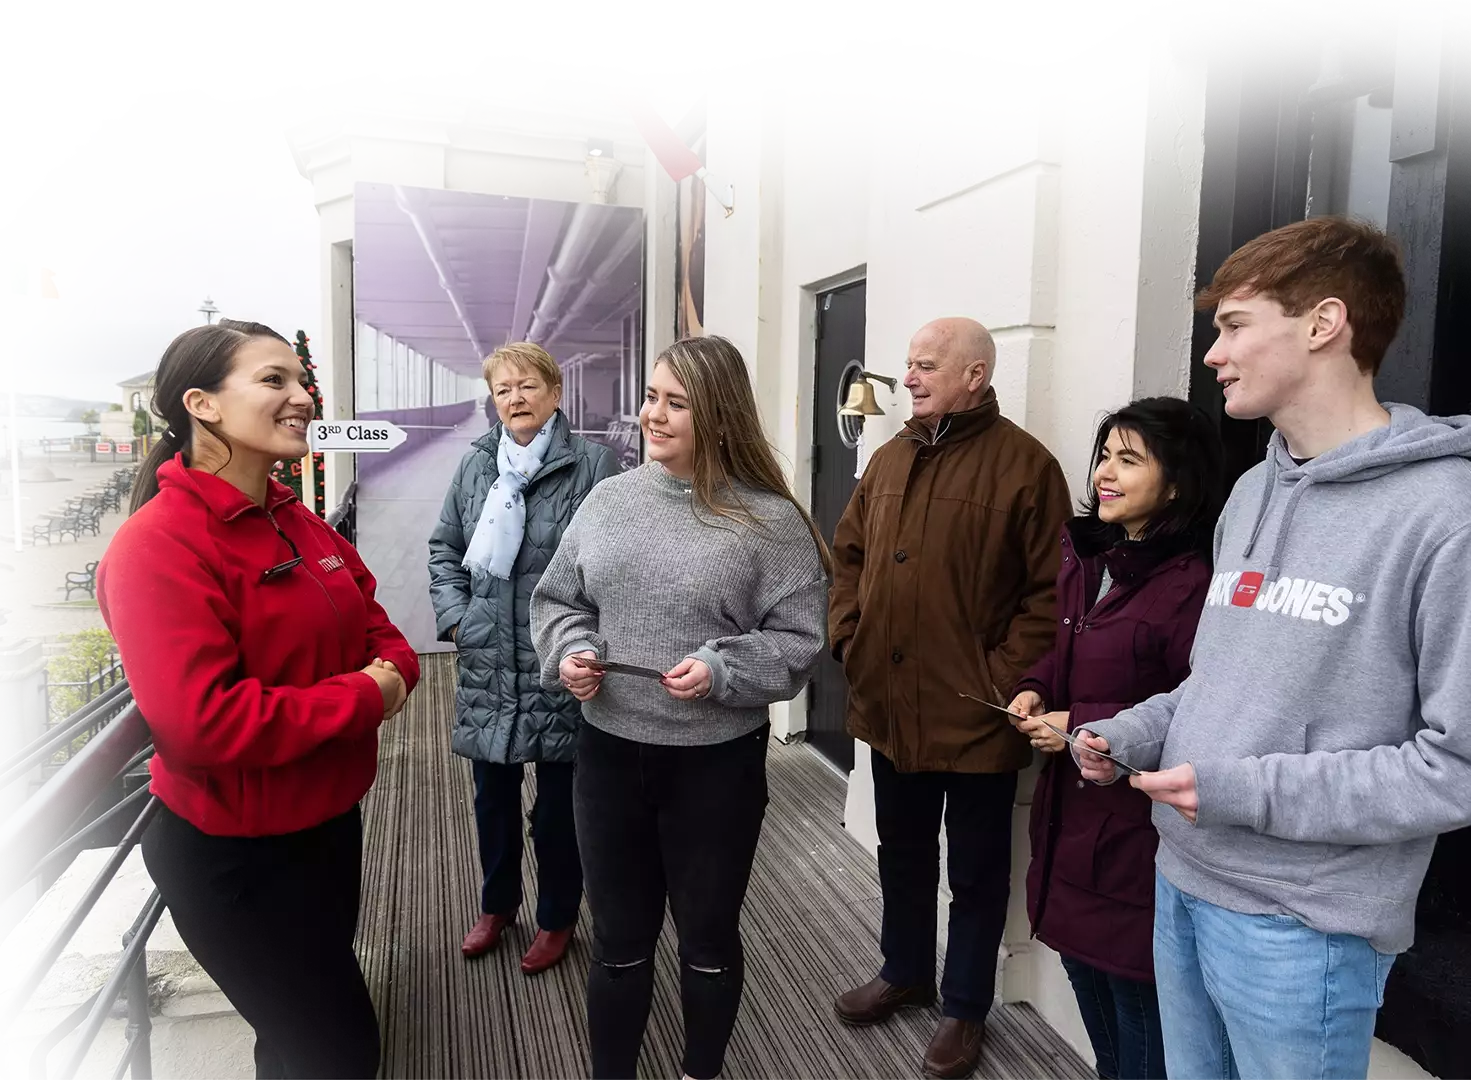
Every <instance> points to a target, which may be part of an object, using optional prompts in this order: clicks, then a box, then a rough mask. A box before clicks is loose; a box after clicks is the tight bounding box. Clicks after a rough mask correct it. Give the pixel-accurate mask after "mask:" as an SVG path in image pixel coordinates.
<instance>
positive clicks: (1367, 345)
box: [1078, 218, 1471, 1078]
mask: <svg viewBox="0 0 1471 1080" xmlns="http://www.w3.org/2000/svg"><path fill="white" fill-rule="evenodd" d="M1404 296H1405V289H1404V278H1403V274H1402V272H1401V269H1400V262H1399V256H1398V253H1397V251H1396V249H1395V247H1394V245H1393V243H1392V242H1391V241H1390V240H1389V239H1388V238H1387V237H1385V236H1384V235H1383V234H1382V233H1380V232H1379V231H1378V230H1376V229H1374V228H1373V227H1372V226H1369V225H1366V224H1361V223H1358V222H1350V221H1345V220H1342V219H1337V218H1315V219H1312V220H1309V221H1303V222H1299V223H1297V224H1295V225H1289V226H1287V227H1285V228H1282V229H1277V230H1275V231H1274V232H1270V233H1267V234H1266V235H1264V236H1261V237H1258V238H1257V239H1255V240H1253V241H1251V242H1250V243H1249V244H1247V245H1245V246H1244V247H1242V248H1241V249H1240V250H1238V251H1237V252H1235V253H1234V254H1233V255H1232V256H1231V257H1230V258H1229V259H1227V260H1226V262H1225V264H1224V265H1223V266H1222V267H1221V269H1220V271H1219V272H1218V273H1217V274H1216V276H1215V280H1214V281H1212V283H1211V285H1210V288H1208V289H1207V290H1205V292H1204V293H1202V294H1201V303H1202V306H1207V305H1215V306H1216V315H1215V323H1216V326H1217V327H1218V329H1219V332H1220V336H1219V338H1218V339H1217V341H1216V343H1215V345H1214V346H1212V348H1211V350H1210V352H1209V353H1208V354H1207V355H1206V358H1205V362H1206V363H1207V364H1208V365H1209V366H1210V367H1211V368H1212V369H1214V370H1215V371H1216V373H1217V381H1218V382H1219V383H1220V384H1221V387H1222V389H1223V392H1224V393H1225V397H1226V412H1227V413H1228V414H1230V415H1231V416H1233V417H1237V418H1239V419H1244V420H1251V419H1256V418H1258V417H1266V418H1267V419H1269V420H1270V421H1271V422H1272V423H1273V425H1274V426H1275V427H1276V429H1277V431H1276V433H1275V434H1274V435H1273V436H1272V440H1271V443H1270V444H1269V446H1268V448H1267V459H1266V461H1264V462H1263V463H1262V464H1260V465H1258V466H1257V467H1255V468H1254V469H1252V470H1251V471H1250V472H1248V473H1247V474H1246V475H1245V476H1243V477H1242V478H1241V480H1240V481H1239V482H1238V483H1237V485H1236V488H1235V490H1234V491H1233V492H1232V494H1231V498H1230V501H1229V502H1228V503H1227V505H1226V509H1225V511H1224V513H1223V514H1222V515H1221V519H1220V522H1219V524H1218V525H1217V527H1216V538H1215V570H1216V573H1215V578H1214V580H1213V582H1212V585H1211V589H1210V593H1209V596H1208V598H1207V601H1206V607H1205V610H1204V612H1203V613H1202V616H1201V622H1200V629H1199V632H1198V633H1197V635H1196V638H1195V649H1194V654H1193V656H1192V660H1191V674H1190V676H1189V678H1188V679H1186V681H1185V682H1184V683H1183V684H1182V685H1181V686H1180V687H1179V689H1177V690H1176V691H1175V692H1174V693H1171V694H1165V695H1161V696H1159V697H1155V698H1152V699H1150V700H1149V701H1146V702H1144V703H1143V704H1142V705H1139V706H1136V707H1135V708H1133V709H1130V710H1128V711H1126V712H1123V713H1120V714H1119V715H1118V716H1116V717H1115V718H1114V719H1112V720H1107V721H1103V722H1101V723H1097V724H1092V725H1089V731H1091V732H1092V733H1093V735H1092V737H1091V738H1090V737H1089V736H1084V738H1085V739H1088V743H1089V745H1091V746H1093V748H1094V749H1098V750H1107V751H1109V752H1110V753H1112V754H1113V755H1115V756H1117V757H1118V758H1119V759H1120V760H1122V761H1124V762H1126V763H1127V764H1129V765H1132V766H1134V767H1135V768H1137V769H1142V770H1145V772H1144V774H1143V775H1142V776H1138V777H1134V778H1132V779H1131V781H1130V782H1131V783H1132V784H1134V786H1135V787H1138V788H1140V789H1141V790H1143V791H1146V792H1148V793H1149V795H1150V797H1151V798H1153V799H1154V800H1155V808H1154V823H1155V825H1156V827H1157V828H1158V829H1159V833H1160V840H1161V843H1160V848H1159V856H1158V861H1157V868H1158V875H1157V879H1156V896H1155V900H1156V909H1155V941H1154V950H1155V970H1156V975H1157V977H1158V980H1159V1000H1160V1006H1161V1013H1162V1021H1163V1028H1164V1038H1165V1059H1166V1064H1167V1067H1168V1071H1169V1074H1170V1075H1171V1076H1179V1077H1223V1078H1224V1077H1228V1076H1233V1075H1239V1076H1240V1077H1243V1078H1250V1077H1303V1076H1313V1077H1363V1076H1365V1075H1366V1073H1367V1071H1368V1064H1369V1049H1370V1046H1371V1044H1372V1041H1373V1033H1374V1020H1375V1015H1376V1012H1377V1009H1378V1006H1379V1004H1380V1002H1381V1000H1382V997H1383V993H1384V982H1385V978H1386V976H1387V975H1388V974H1389V968H1390V965H1391V964H1393V962H1394V958H1395V955H1396V954H1398V953H1400V952H1402V951H1404V950H1405V949H1407V948H1409V946H1410V944H1411V942H1412V940H1413V937H1414V929H1415V899H1416V896H1417V894H1418V893H1419V890H1420V883H1421V881H1422V880H1423V878H1424V876H1425V869H1426V866H1427V864H1428V863H1429V861H1430V854H1431V850H1432V849H1433V847H1434V845H1435V837H1436V836H1437V835H1438V834H1439V833H1442V832H1447V831H1449V830H1451V829H1455V828H1459V827H1461V826H1465V825H1467V824H1471V417H1465V416H1462V417H1454V418H1449V419H1437V418H1433V417H1428V416H1426V415H1424V414H1423V413H1421V412H1420V411H1419V410H1417V409H1413V408H1409V407H1407V406H1403V405H1381V404H1380V402H1379V401H1378V400H1377V399H1376V397H1375V395H1374V383H1373V379H1374V374H1375V372H1376V371H1377V370H1378V368H1379V365H1380V362H1381V361H1382V360H1383V358H1384V353H1385V351H1386V349H1387V348H1388V347H1389V343H1390V341H1391V339H1392V338H1393V337H1394V334H1395V331H1396V329H1397V328H1398V326H1399V321H1400V318H1401V315H1402V314H1403V311H1404ZM1078 757H1079V763H1080V765H1081V766H1082V768H1083V772H1084V775H1085V776H1087V777H1089V778H1090V779H1093V780H1095V781H1098V782H1110V781H1112V780H1113V779H1114V777H1115V769H1114V766H1113V765H1112V764H1110V763H1109V762H1108V761H1106V760H1105V759H1103V758H1100V757H1098V756H1096V755H1092V754H1088V753H1086V752H1082V751H1080V752H1079V754H1078Z"/></svg>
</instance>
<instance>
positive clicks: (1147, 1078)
mask: <svg viewBox="0 0 1471 1080" xmlns="http://www.w3.org/2000/svg"><path fill="white" fill-rule="evenodd" d="M1061 960H1062V966H1063V970H1065V971H1066V972H1067V977H1068V981H1069V982H1071V983H1072V984H1073V994H1074V996H1075V997H1077V999H1078V1012H1080V1013H1081V1014H1082V1015H1083V1026H1084V1027H1085V1028H1087V1029H1088V1041H1089V1042H1091V1043H1092V1044H1093V1056H1094V1058H1095V1059H1096V1060H1097V1065H1096V1071H1097V1073H1098V1076H1099V1080H1164V1076H1165V1048H1164V1039H1163V1038H1162V1037H1161V1035H1160V1029H1159V999H1158V998H1157V997H1156V995H1155V990H1154V983H1152V982H1140V981H1139V980H1137V979H1125V978H1123V977H1122V976H1120V975H1110V974H1109V973H1108V972H1106V971H1099V970H1098V969H1097V968H1096V967H1093V966H1092V965H1091V964H1085V963H1083V961H1081V960H1075V959H1073V958H1072V957H1071V956H1064V957H1061Z"/></svg>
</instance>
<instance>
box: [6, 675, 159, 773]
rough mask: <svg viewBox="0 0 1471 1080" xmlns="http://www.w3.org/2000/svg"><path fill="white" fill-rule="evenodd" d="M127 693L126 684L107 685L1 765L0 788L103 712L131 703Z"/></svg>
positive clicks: (75, 735) (65, 742)
mask: <svg viewBox="0 0 1471 1080" xmlns="http://www.w3.org/2000/svg"><path fill="white" fill-rule="evenodd" d="M130 694H131V691H129V689H128V684H127V682H126V681H123V682H119V683H117V684H116V685H114V686H110V687H108V688H107V689H106V690H104V691H103V692H102V693H101V694H99V695H97V696H96V697H95V698H93V699H92V700H91V701H89V702H87V704H85V705H83V706H82V707H81V708H80V709H78V710H77V711H76V712H74V713H72V714H71V715H70V716H68V717H67V718H66V719H65V720H63V721H62V722H61V723H59V724H57V725H56V726H55V727H54V728H52V729H51V730H50V731H47V732H46V733H44V734H43V735H40V736H38V737H37V738H35V739H33V740H32V741H31V743H30V745H29V746H27V747H25V748H24V749H22V750H21V751H20V752H19V753H17V754H16V755H15V756H14V757H12V758H11V759H10V760H9V761H7V762H5V763H4V764H3V765H0V788H3V787H5V786H6V785H7V784H10V783H12V782H14V781H15V780H16V779H18V778H19V777H21V776H24V775H25V774H26V773H28V772H30V770H31V769H32V767H34V766H36V765H39V764H40V763H41V762H43V761H45V760H46V759H47V758H49V757H50V756H51V755H52V754H54V753H55V752H56V751H57V750H58V749H60V748H61V747H63V746H65V745H66V744H67V743H69V742H71V740H72V739H74V738H76V737H77V736H78V735H80V734H81V733H82V732H84V731H86V730H87V729H88V728H89V727H92V726H94V725H95V724H96V723H97V720H98V717H100V716H102V715H103V714H104V713H107V712H110V711H113V710H120V709H123V708H125V707H126V706H127V704H128V702H129V700H130Z"/></svg>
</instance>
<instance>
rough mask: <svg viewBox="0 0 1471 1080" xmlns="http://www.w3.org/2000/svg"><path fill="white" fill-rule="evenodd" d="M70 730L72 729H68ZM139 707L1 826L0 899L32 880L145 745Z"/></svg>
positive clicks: (145, 730) (108, 728)
mask: <svg viewBox="0 0 1471 1080" xmlns="http://www.w3.org/2000/svg"><path fill="white" fill-rule="evenodd" d="M68 726H70V725H68ZM148 739H149V734H148V725H147V724H145V723H144V722H143V714H142V713H140V712H139V711H138V706H137V705H129V706H128V708H127V710H126V711H125V712H124V713H123V714H122V715H121V716H119V717H118V718H117V719H116V720H114V721H113V722H112V723H110V724H108V725H107V726H106V727H105V728H103V729H102V730H101V731H99V732H98V733H97V734H96V735H93V736H92V738H90V739H88V740H87V745H86V746H84V747H82V749H81V750H79V751H78V752H77V754H76V756H75V757H73V758H72V759H71V760H70V761H68V762H67V763H66V764H65V765H63V766H62V767H61V769H60V770H59V771H58V772H57V773H56V775H55V776H53V777H52V778H51V779H50V780H49V781H47V782H46V783H45V784H43V785H42V786H41V788H40V789H39V790H38V791H36V793H35V794H34V795H32V796H31V797H30V798H29V799H27V800H26V801H25V802H24V803H22V804H21V806H20V808H19V809H18V810H16V811H15V813H13V814H12V815H11V816H10V817H8V818H7V819H6V820H5V821H4V822H0V899H3V898H4V897H7V896H9V895H10V894H11V893H13V892H14V891H15V890H16V889H17V888H19V887H20V886H21V885H23V884H25V883H26V882H27V881H29V880H30V879H31V877H32V876H34V874H35V872H36V866H37V865H38V864H39V863H40V862H41V859H42V857H43V856H45V855H46V854H47V853H48V852H50V851H51V850H52V849H53V848H55V847H56V846H57V845H58V844H60V843H61V842H62V841H63V840H65V839H66V838H67V836H68V834H69V833H70V832H71V830H72V828H73V827H74V826H75V825H76V823H77V822H78V821H79V820H80V819H81V817H82V815H83V814H84V813H86V812H87V808H88V807H89V806H91V805H92V804H93V803H94V802H96V801H97V797H98V796H99V795H101V794H102V792H103V791H105V790H106V789H107V786H108V785H109V784H111V783H112V782H113V781H114V780H116V779H117V778H118V777H119V776H121V775H122V773H123V772H124V770H125V767H126V766H127V764H128V762H129V761H131V760H132V758H133V756H134V755H135V754H137V753H138V752H139V751H140V750H141V749H143V746H144V744H146V743H147V742H148Z"/></svg>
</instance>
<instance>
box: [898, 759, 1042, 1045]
mask: <svg viewBox="0 0 1471 1080" xmlns="http://www.w3.org/2000/svg"><path fill="white" fill-rule="evenodd" d="M873 795H874V803H875V814H876V817H877V824H878V834H879V882H880V884H881V886H882V888H883V892H884V925H883V934H882V938H881V940H880V948H881V949H882V951H883V954H884V966H883V970H882V971H881V972H880V973H879V974H880V975H881V976H882V977H883V979H884V980H885V981H887V982H889V983H892V984H893V985H895V986H930V985H933V983H934V981H935V936H936V929H937V928H936V905H937V903H938V900H939V889H940V821H941V817H942V815H943V818H944V822H945V836H946V840H947V842H948V844H949V872H950V896H951V900H950V942H949V947H948V948H947V949H946V952H945V977H944V980H943V981H942V982H941V984H940V993H941V996H942V997H943V998H944V1011H945V1015H946V1016H953V1017H955V1018H957V1019H960V1020H969V1021H972V1022H974V1023H977V1024H979V1023H982V1022H983V1021H984V1020H985V1019H986V1014H987V1013H988V1012H990V1011H991V1000H992V998H994V997H995V996H996V957H997V952H998V950H999V949H1000V948H1001V935H1002V933H1003V932H1004V930H1005V927H1006V905H1007V900H1008V898H1009V897H1010V895H1011V813H1012V805H1013V804H1014V803H1015V801H1016V773H1014V772H1004V773H942V772H916V773H901V772H899V771H898V770H896V769H895V768H894V764H893V762H891V761H890V760H889V759H888V758H886V757H884V755H882V754H880V753H879V752H878V751H874V753H873Z"/></svg>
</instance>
